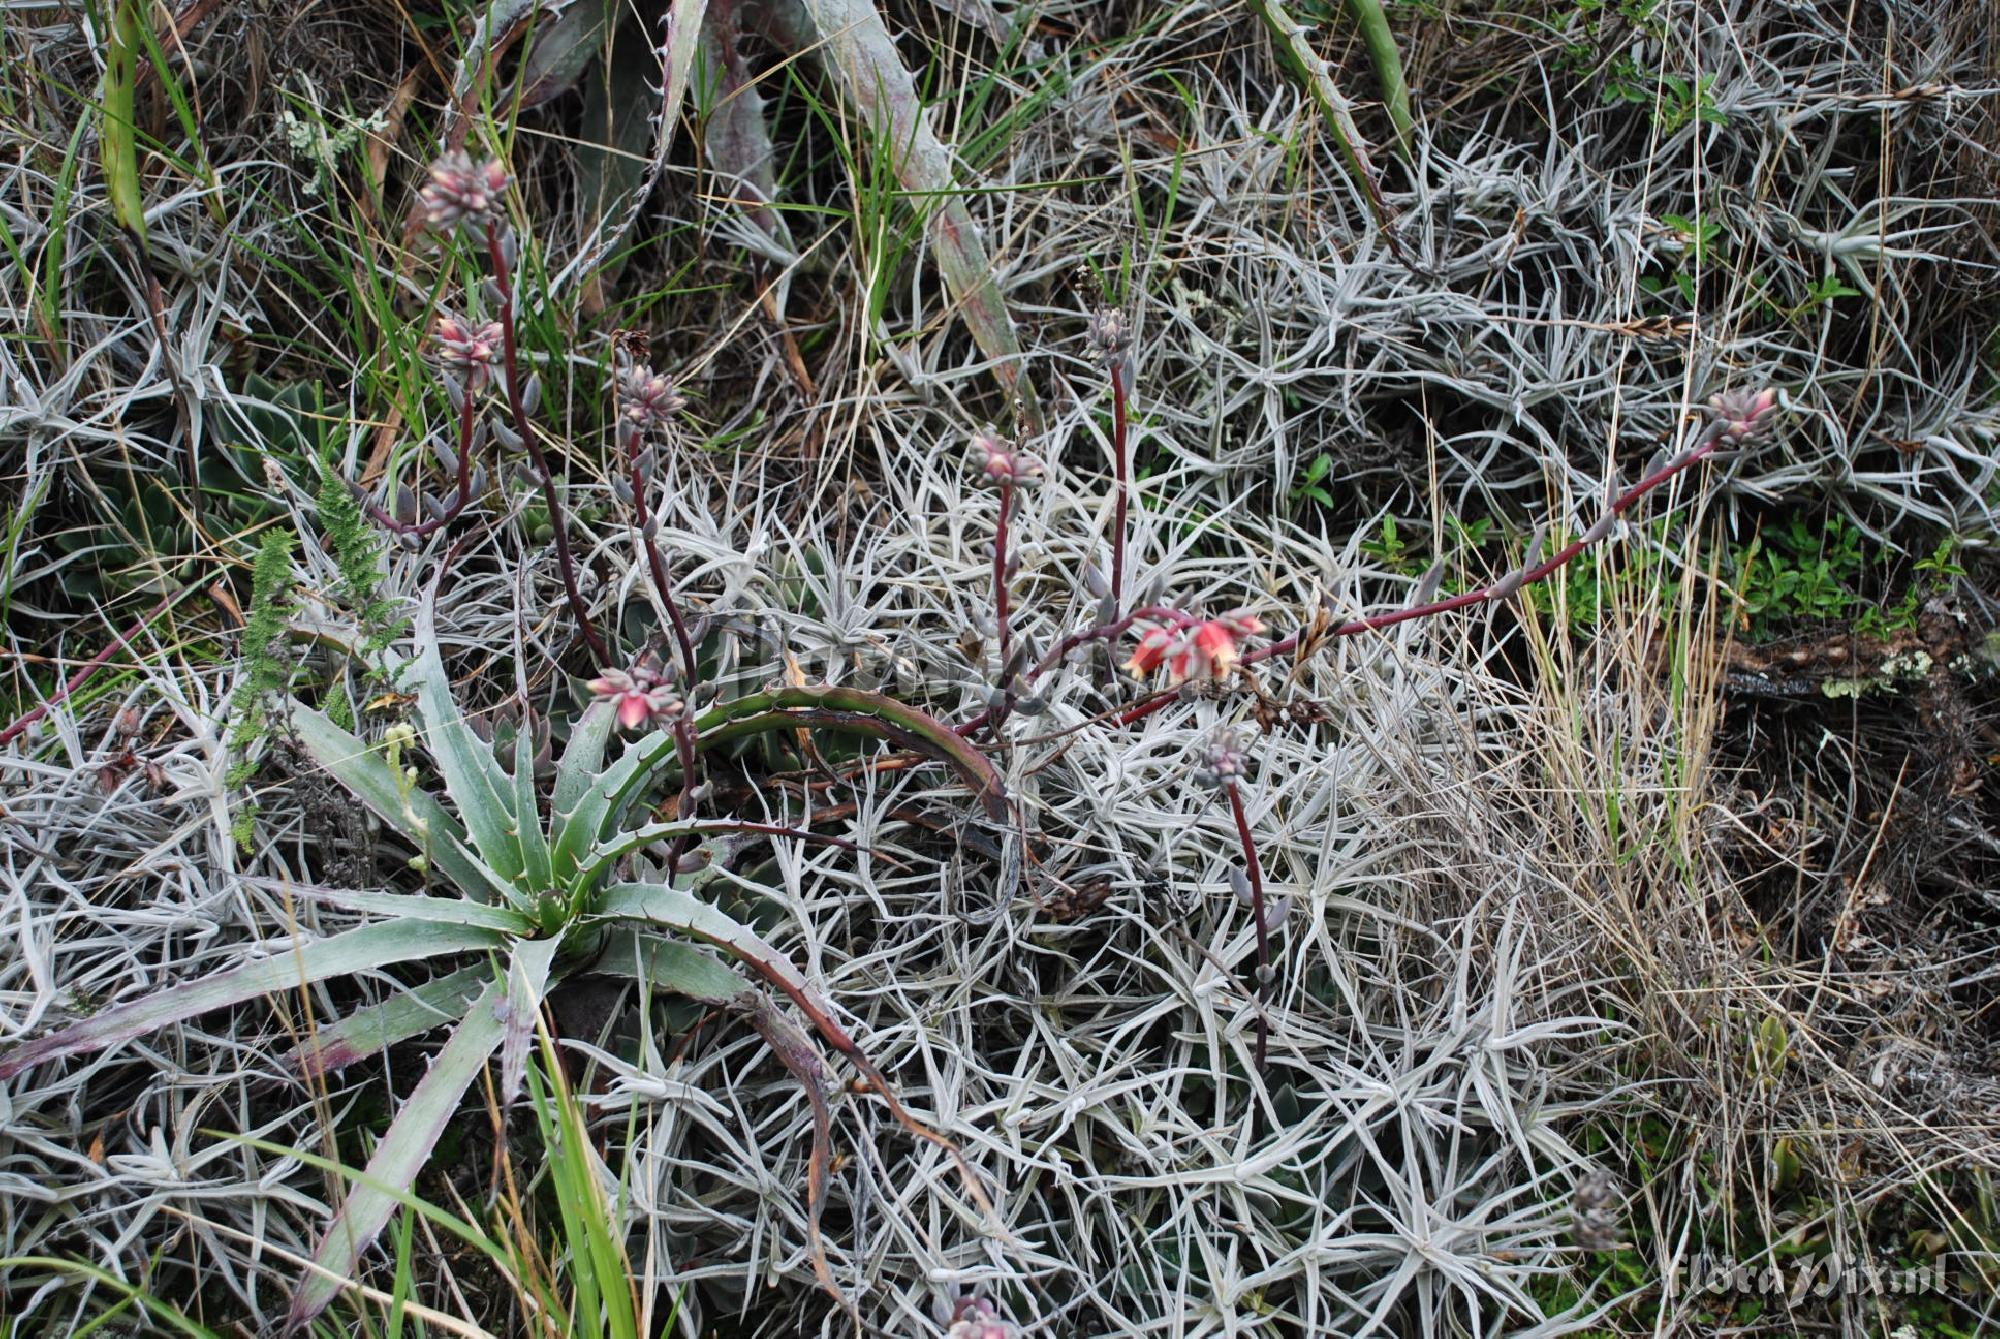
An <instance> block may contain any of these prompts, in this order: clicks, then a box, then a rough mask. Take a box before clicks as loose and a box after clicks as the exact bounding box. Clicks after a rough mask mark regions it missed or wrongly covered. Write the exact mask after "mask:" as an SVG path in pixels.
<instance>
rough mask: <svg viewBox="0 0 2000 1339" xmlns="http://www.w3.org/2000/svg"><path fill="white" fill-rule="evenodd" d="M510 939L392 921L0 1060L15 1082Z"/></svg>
mask: <svg viewBox="0 0 2000 1339" xmlns="http://www.w3.org/2000/svg"><path fill="white" fill-rule="evenodd" d="M505 942H506V936H505V935H503V934H501V933H500V932H498V931H496V930H487V929H481V928H478V927H475V926H467V925H440V924H436V923H424V922H416V923H410V924H402V923H398V922H395V921H387V922H384V923H382V924H380V925H364V926H362V927H361V928H360V929H358V930H348V931H346V932H345V933H343V934H337V935H334V936H332V937H331V938H329V939H316V940H314V941H312V942H311V943H308V944H303V945H300V946H297V947H294V948H292V949H290V950H288V951H286V952H283V953H277V954H273V955H272V956H271V957H269V958H265V959H263V960H262V961H260V962H254V963H251V964H250V965H249V966H247V967H238V968H237V969H235V970H234V971H230V972H222V973H220V974H218V975H216V976H211V977H207V978H205V979H203V980H200V981H191V982H188V983H186V984H184V985H179V986H172V987H169V988H168V989H166V990H160V991H156V992H154V993H153V994H151V995H148V996H146V997H145V998H143V999H139V1000H134V1001H133V1002H132V1003H130V1004H123V1005H118V1006H116V1007H115V1008H111V1009H106V1010H105V1011H104V1012H102V1013H98V1014H92V1015H91V1016H90V1017H89V1018H86V1019H84V1020H83V1021H82V1022H80V1023H74V1024H71V1025H70V1026H69V1027H66V1028H64V1029H63V1030H62V1031H60V1032H57V1033H53V1034H52V1035H50V1036H47V1037H43V1038H42V1039H41V1040H40V1041H32V1042H29V1043H28V1044H27V1045H25V1046H17V1047H15V1048H14V1049H13V1050H12V1051H9V1052H8V1053H7V1054H6V1055H5V1056H4V1057H0V1079H5V1078H11V1077H13V1076H14V1075H16V1074H19V1073H20V1072H21V1071H22V1070H24V1069H26V1068H28V1066H30V1065H38V1064H41V1063H42V1062H43V1061H45V1060H54V1059H56V1058H57V1057H59V1056H65V1055H76V1054H79V1053H80V1052H84V1051H101V1050H103V1049H104V1048H105V1047H107V1046H113V1045H116V1044H117V1043H119V1042H123V1041H130V1040H132V1039H133V1038H134V1037H143V1036H145V1035H146V1034H147V1033H148V1032H152V1031H155V1030H156V1029H158V1028H162V1027H165V1026H166V1025H167V1024H169V1023H178V1022H179V1021H181V1020H182V1019H184V1018H193V1017H194V1016H195V1015H196V1014H205V1013H207V1012H208V1011H209V1010H211V1009H221V1008H225V1007H227V1006H229V1005H232V1004H242V1003H243V1002H245V1001H246V1000H254V999H256V998H258V997H259V996H262V995H269V994H272V993H274V992H277V991H281V990H289V989H292V988H293V987H295V986H302V985H308V984H310V983H312V982H314V981H324V980H326V979H327V978H328V977H334V976H346V975H348V974H350V973H352V972H367V971H373V970H375V969H376V968H379V967H386V966H388V965H389V964H390V963H396V962H410V961H413V960H415V959H418V958H435V957H438V956H440V955H442V954H446V953H462V952H467V951H470V950H474V949H491V948H498V947H499V946H500V945H501V944H503V943H505Z"/></svg>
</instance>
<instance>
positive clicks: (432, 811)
mask: <svg viewBox="0 0 2000 1339" xmlns="http://www.w3.org/2000/svg"><path fill="white" fill-rule="evenodd" d="M291 724H292V726H293V729H294V730H295V732H296V733H297V735H298V739H299V742H300V743H301V744H303V745H304V746H305V750H306V752H307V753H308V754H309V755H311V757H312V760H313V761H314V762H316V763H318V764H319V765H320V766H321V767H324V768H325V769H326V770H327V772H328V773H329V774H330V775H331V776H332V777H333V778H334V779H335V780H336V781H338V782H340V784H341V785H343V786H345V787H347V789H348V790H350V791H352V792H353V793H354V795H355V797H356V798H357V799H359V800H360V801H361V802H362V803H363V804H365V805H367V806H368V807H369V809H371V810H373V811H374V813H375V816H376V817H378V818H380V819H381V820H382V821H383V822H384V823H386V824H388V825H389V826H390V827H391V828H393V829H394V830H395V831H397V832H399V833H401V834H402V835H403V836H404V837H406V838H407V839H409V841H410V842H411V843H412V844H413V845H415V846H416V848H417V849H418V850H420V851H422V852H423V853H424V855H425V858H426V859H428V860H429V861H430V862H431V863H432V864H433V865H435V866H436V867H437V870H438V872H439V873H441V874H443V875H444V876H445V877H446V878H447V879H449V880H451V881H452V882H453V883H454V884H456V885H458V890H459V891H460V892H462V893H464V894H466V895H467V896H469V897H476V898H479V899H480V900H481V901H486V902H501V901H505V900H506V899H507V896H508V887H507V883H506V881H505V880H504V879H502V878H501V877H500V876H499V875H498V874H497V873H495V872H494V871H493V870H490V869H488V868H487V867H486V866H485V865H484V864H483V863H482V862H481V861H480V859H479V857H478V855H477V854H475V853H474V852H473V850H472V846H471V844H470V843H469V842H468V841H467V840H466V837H465V829H464V828H463V827H462V826H460V824H459V821H458V820H457V819H455V818H453V817H452V816H451V815H450V814H448V813H446V812H445V811H444V806H442V805H440V804H439V803H438V802H437V801H436V800H435V799H433V798H431V796H430V795H428V794H426V793H425V792H424V791H422V790H418V789H416V788H415V787H411V788H410V789H409V790H408V792H407V794H406V793H405V791H404V789H403V787H402V786H401V784H400V779H399V778H398V777H397V775H396V772H395V769H394V768H392V767H390V766H389V763H388V760H387V759H385V758H384V757H383V756H382V755H381V754H380V753H378V752H376V751H375V750H373V749H371V748H369V747H368V745H366V744H364V743H363V742H362V741H361V740H359V739H357V738H356V737H355V736H353V735H351V734H349V733H348V732H347V731H345V730H343V729H341V728H340V727H339V726H337V725H335V724H334V723H333V722H332V721H330V720H328V719H327V718H326V717H325V716H324V715H322V714H321V713H319V712H317V711H314V710H313V709H312V708H311V707H308V706H305V705H303V704H301V703H296V702H295V703H293V704H292V712H291Z"/></svg>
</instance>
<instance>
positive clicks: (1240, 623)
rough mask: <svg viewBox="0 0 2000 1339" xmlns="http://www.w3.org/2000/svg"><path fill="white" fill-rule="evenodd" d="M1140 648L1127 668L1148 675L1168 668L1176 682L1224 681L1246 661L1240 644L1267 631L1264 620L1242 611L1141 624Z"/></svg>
mask: <svg viewBox="0 0 2000 1339" xmlns="http://www.w3.org/2000/svg"><path fill="white" fill-rule="evenodd" d="M1134 626H1136V627H1137V628H1139V629H1140V633H1139V645H1138V647H1137V649H1135V650H1134V651H1133V652H1132V658H1131V659H1129V660H1127V661H1126V662H1125V668H1126V669H1128V670H1130V671H1131V672H1132V673H1133V674H1137V675H1142V676H1143V675H1147V674H1151V673H1153V671H1155V670H1157V669H1159V668H1160V667H1161V666H1162V665H1164V666H1166V670H1167V677H1168V679H1169V680H1171V681H1172V682H1173V683H1176V684H1181V683H1186V682H1188V681H1189V680H1191V679H1221V678H1225V677H1227V676H1228V674H1229V673H1230V671H1232V670H1234V669H1235V668H1236V664H1237V662H1238V661H1239V660H1241V659H1242V658H1243V652H1242V648H1241V646H1239V645H1238V643H1239V642H1240V641H1241V639H1243V638H1245V637H1253V636H1256V635H1257V634H1258V633H1261V632H1263V631H1264V621H1263V620H1262V619H1260V618H1256V617H1254V616H1253V615H1251V614H1248V613H1245V612H1244V611H1242V610H1240V609H1239V610H1237V611H1236V612H1235V613H1232V614H1224V615H1222V616H1221V617H1220V618H1210V619H1192V618H1191V619H1187V620H1186V621H1185V622H1178V623H1160V622H1152V621H1143V620H1142V621H1141V622H1139V623H1137V624H1135V625H1134Z"/></svg>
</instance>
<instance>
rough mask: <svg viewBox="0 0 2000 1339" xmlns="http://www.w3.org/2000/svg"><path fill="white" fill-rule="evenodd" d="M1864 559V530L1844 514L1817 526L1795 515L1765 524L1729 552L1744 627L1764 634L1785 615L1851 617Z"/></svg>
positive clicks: (1732, 581) (1796, 616)
mask: <svg viewBox="0 0 2000 1339" xmlns="http://www.w3.org/2000/svg"><path fill="white" fill-rule="evenodd" d="M1863 562H1864V560H1863V557H1862V552H1861V532H1860V531H1859V530H1857V529H1855V528H1854V526H1853V524H1852V523H1850V522H1848V521H1846V520H1844V519H1843V518H1841V517H1838V516H1835V517H1830V518H1828V519H1827V520H1826V521H1825V522H1824V523H1823V524H1820V525H1818V526H1815V525H1814V524H1813V523H1811V522H1809V521H1808V520H1807V519H1806V517H1805V516H1803V515H1793V516H1791V517H1790V518H1789V519H1788V520H1787V521H1786V523H1785V524H1784V525H1783V526H1781V527H1770V526H1767V527H1765V528H1764V529H1763V530H1760V531H1759V532H1758V533H1757V535H1756V537H1755V538H1753V539H1752V540H1751V541H1750V543H1749V544H1748V545H1747V546H1746V547H1745V548H1743V549H1742V550H1740V551H1738V552H1737V553H1734V554H1731V555H1730V560H1729V570H1730V578H1731V585H1732V586H1733V587H1734V589H1735V592H1736V597H1737V600H1738V607H1739V609H1740V611H1741V617H1742V619H1743V623H1744V626H1745V627H1747V628H1749V629H1750V630H1751V631H1753V632H1756V633H1758V634H1760V635H1762V634H1766V633H1768V632H1770V631H1771V629H1772V626H1773V625H1774V624H1775V623H1777V622H1779V621H1781V620H1785V619H1795V618H1817V619H1838V618H1845V617H1847V615H1848V613H1849V611H1850V610H1851V609H1852V608H1853V607H1854V604H1855V599H1856V597H1855V594H1854V587H1855V586H1856V584H1858V582H1859V580H1860V577H1861V572H1862V566H1863Z"/></svg>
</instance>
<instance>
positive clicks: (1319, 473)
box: [1289, 451, 1393, 524]
mask: <svg viewBox="0 0 2000 1339" xmlns="http://www.w3.org/2000/svg"><path fill="white" fill-rule="evenodd" d="M1332 474H1333V457H1332V456H1331V455H1330V454H1328V453H1327V452H1325V451H1322V452H1320V453H1319V454H1318V455H1316V456H1314V457H1313V458H1312V462H1311V463H1310V464H1308V465H1307V466H1306V467H1305V469H1303V470H1301V471H1300V472H1299V475H1298V477H1297V478H1296V479H1294V480H1293V481H1292V487H1291V491H1290V494H1289V495H1290V497H1291V499H1292V501H1293V502H1294V503H1300V502H1317V503H1318V504H1319V505H1320V506H1322V507H1331V506H1332V505H1333V494H1332V493H1331V492H1330V491H1328V489H1327V480H1328V479H1329V478H1331V477H1332ZM1391 524H1393V522H1391Z"/></svg>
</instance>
